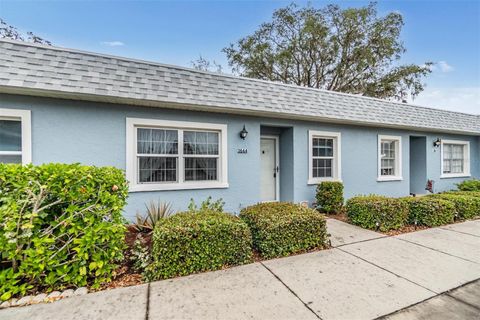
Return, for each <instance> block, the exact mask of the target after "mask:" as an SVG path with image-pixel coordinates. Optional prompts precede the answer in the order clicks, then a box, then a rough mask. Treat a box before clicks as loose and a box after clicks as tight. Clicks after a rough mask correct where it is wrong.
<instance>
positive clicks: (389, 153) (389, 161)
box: [380, 140, 397, 176]
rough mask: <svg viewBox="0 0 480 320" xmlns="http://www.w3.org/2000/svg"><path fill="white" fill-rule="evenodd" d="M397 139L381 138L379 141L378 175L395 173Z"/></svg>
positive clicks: (392, 174)
mask: <svg viewBox="0 0 480 320" xmlns="http://www.w3.org/2000/svg"><path fill="white" fill-rule="evenodd" d="M396 149H397V141H394V140H382V141H381V142H380V155H381V156H380V175H382V176H394V175H396V154H397V150H396Z"/></svg>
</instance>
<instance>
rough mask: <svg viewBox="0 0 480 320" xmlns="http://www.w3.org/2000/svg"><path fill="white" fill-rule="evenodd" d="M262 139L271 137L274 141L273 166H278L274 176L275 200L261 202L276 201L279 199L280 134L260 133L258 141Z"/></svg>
mask: <svg viewBox="0 0 480 320" xmlns="http://www.w3.org/2000/svg"><path fill="white" fill-rule="evenodd" d="M262 139H271V140H274V141H275V168H278V171H277V175H276V176H275V200H271V201H263V202H277V201H280V143H279V141H280V136H278V135H270V134H262V135H260V141H261V140H262ZM260 145H261V144H260Z"/></svg>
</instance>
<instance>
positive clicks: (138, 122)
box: [126, 118, 228, 192]
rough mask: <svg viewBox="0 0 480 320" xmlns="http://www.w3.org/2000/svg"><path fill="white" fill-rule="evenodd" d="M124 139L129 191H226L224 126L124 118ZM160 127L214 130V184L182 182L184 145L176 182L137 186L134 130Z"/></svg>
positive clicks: (225, 126) (225, 134) (138, 184)
mask: <svg viewBox="0 0 480 320" xmlns="http://www.w3.org/2000/svg"><path fill="white" fill-rule="evenodd" d="M126 125H127V130H126V133H127V137H126V143H127V145H126V151H127V158H126V176H127V180H128V181H129V183H130V191H131V192H137V191H163V190H186V189H212V188H228V151H227V125H225V124H215V123H200V122H189V121H167V120H155V119H140V118H127V119H126ZM142 126H145V127H152V128H155V127H159V128H167V129H170V128H171V129H181V130H182V129H187V130H190V129H192V130H194V129H199V130H215V131H219V133H220V137H219V138H220V143H219V148H220V151H219V153H220V163H219V172H218V180H217V181H188V182H185V181H183V175H184V173H183V167H184V166H183V165H180V162H181V161H182V159H183V145H180V140H181V139H179V146H178V159H179V160H178V161H179V165H178V168H179V170H178V182H173V183H172V182H168V183H149V184H140V183H137V159H136V154H137V153H136V150H137V141H136V134H135V132H136V130H135V129H136V128H137V127H142Z"/></svg>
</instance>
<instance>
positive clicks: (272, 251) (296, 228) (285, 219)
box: [240, 202, 328, 258]
mask: <svg viewBox="0 0 480 320" xmlns="http://www.w3.org/2000/svg"><path fill="white" fill-rule="evenodd" d="M240 218H241V219H243V220H244V221H245V222H246V223H247V225H248V226H249V227H250V230H251V231H252V237H253V246H254V248H255V249H256V250H257V251H258V252H259V253H260V254H261V255H262V256H263V257H265V258H273V257H279V256H287V255H289V254H292V253H296V252H301V251H305V250H309V249H314V248H324V247H325V246H326V243H327V238H328V235H327V230H326V222H325V218H324V217H323V216H322V215H321V214H320V213H318V212H317V211H316V210H313V209H309V208H306V207H303V206H300V205H296V204H292V203H286V202H269V203H260V204H257V205H254V206H250V207H248V208H245V209H243V210H242V211H241V212H240Z"/></svg>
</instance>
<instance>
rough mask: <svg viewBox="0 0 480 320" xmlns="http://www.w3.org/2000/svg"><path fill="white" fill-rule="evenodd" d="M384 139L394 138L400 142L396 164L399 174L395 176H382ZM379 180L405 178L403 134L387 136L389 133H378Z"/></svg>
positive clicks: (399, 179)
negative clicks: (403, 168)
mask: <svg viewBox="0 0 480 320" xmlns="http://www.w3.org/2000/svg"><path fill="white" fill-rule="evenodd" d="M382 140H394V141H397V144H398V152H397V156H396V161H395V166H396V169H397V170H396V172H397V174H396V175H394V176H382ZM377 158H378V159H377V161H378V163H377V167H378V168H377V181H378V182H383V181H401V180H403V170H402V162H403V154H402V137H401V136H387V135H381V134H379V135H378V141H377Z"/></svg>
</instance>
